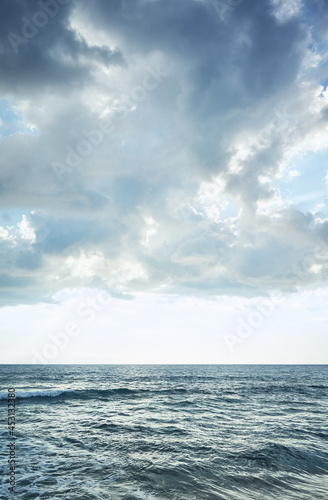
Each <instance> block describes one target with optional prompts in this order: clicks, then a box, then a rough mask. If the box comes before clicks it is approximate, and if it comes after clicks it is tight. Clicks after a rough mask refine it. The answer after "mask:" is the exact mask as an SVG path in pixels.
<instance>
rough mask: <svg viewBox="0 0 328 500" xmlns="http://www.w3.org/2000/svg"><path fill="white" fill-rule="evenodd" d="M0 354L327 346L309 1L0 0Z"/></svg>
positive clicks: (173, 355)
mask: <svg viewBox="0 0 328 500" xmlns="http://www.w3.org/2000/svg"><path fill="white" fill-rule="evenodd" d="M0 9H1V16H0V252H1V259H0V267H1V269H0V306H1V307H0V321H1V352H0V362H1V363H327V354H328V337H327V319H328V312H327V298H328V245H327V243H328V198H327V186H328V141H327V137H328V66H327V59H328V7H327V6H326V3H325V0H288V2H286V1H285V0H284V1H282V0H110V1H108V0H93V2H89V1H86V0H79V1H77V0H40V2H37V3H36V2H34V1H32V0H2V2H1V7H0Z"/></svg>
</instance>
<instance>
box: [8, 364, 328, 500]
mask: <svg viewBox="0 0 328 500" xmlns="http://www.w3.org/2000/svg"><path fill="white" fill-rule="evenodd" d="M10 386H11V387H15V388H16V394H17V399H16V460H17V475H16V480H17V485H16V493H15V494H9V493H8V489H7V488H8V473H9V470H8V463H7V460H8V449H9V448H8V447H7V446H6V444H8V442H9V440H10V436H9V433H8V430H7V388H8V387H10ZM0 389H1V392H0V437H1V459H0V460H1V462H0V464H1V485H0V497H1V499H7V498H12V497H14V496H16V498H19V499H22V500H25V499H26V500H29V499H53V500H59V499H74V500H76V499H81V500H82V499H85V500H92V499H104V500H105V499H112V500H116V499H124V500H137V499H145V500H203V499H204V500H212V499H213V500H214V499H224V500H228V499H229V500H230V499H231V500H251V499H256V500H266V499H279V500H285V499H286V500H287V499H298V500H307V499H311V500H312V499H313V500H318V499H325V500H327V499H328V367H327V366H304V365H303V366H286V365H283V366H264V365H263V366H241V365H238V366H227V365H224V366H222V365H167V366H165V365H158V366H155V365H152V366H149V365H2V366H1V367H0Z"/></svg>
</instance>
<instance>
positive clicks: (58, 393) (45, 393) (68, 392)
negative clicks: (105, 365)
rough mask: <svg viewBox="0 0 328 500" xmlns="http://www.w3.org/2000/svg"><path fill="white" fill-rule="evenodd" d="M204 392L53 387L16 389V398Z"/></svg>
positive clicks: (2, 394)
mask: <svg viewBox="0 0 328 500" xmlns="http://www.w3.org/2000/svg"><path fill="white" fill-rule="evenodd" d="M195 392H197V393H205V391H197V390H196V391H195V390H194V391H188V390H187V389H184V388H174V389H128V388H127V387H118V388H115V389H63V390H60V389H54V390H51V389H50V390H35V391H20V390H19V389H18V390H16V392H15V396H16V399H27V398H59V397H62V398H72V399H83V400H85V399H94V398H105V399H107V398H108V397H113V396H127V397H129V396H130V397H139V396H145V395H154V394H158V395H170V396H172V395H179V394H190V395H191V394H194V393H195ZM7 398H8V393H7V392H0V400H5V399H7Z"/></svg>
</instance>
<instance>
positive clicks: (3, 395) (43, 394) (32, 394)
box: [0, 390, 71, 399]
mask: <svg viewBox="0 0 328 500" xmlns="http://www.w3.org/2000/svg"><path fill="white" fill-rule="evenodd" d="M67 392H71V391H67V390H66V391H58V390H46V391H20V390H17V391H16V392H15V396H16V398H37V397H40V398H47V397H49V398H55V397H57V396H60V395H61V394H64V393H67ZM7 397H8V393H7V392H3V391H2V392H0V399H7Z"/></svg>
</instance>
